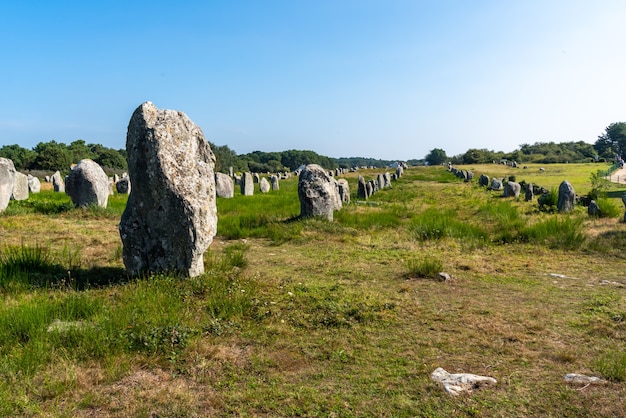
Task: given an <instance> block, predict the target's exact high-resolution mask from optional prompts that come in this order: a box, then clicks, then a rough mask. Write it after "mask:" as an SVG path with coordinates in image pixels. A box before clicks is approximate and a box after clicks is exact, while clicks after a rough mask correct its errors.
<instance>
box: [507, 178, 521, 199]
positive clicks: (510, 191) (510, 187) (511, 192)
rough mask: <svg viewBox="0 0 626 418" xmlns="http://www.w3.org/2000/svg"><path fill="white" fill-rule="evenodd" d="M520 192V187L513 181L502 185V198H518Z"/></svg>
mask: <svg viewBox="0 0 626 418" xmlns="http://www.w3.org/2000/svg"><path fill="white" fill-rule="evenodd" d="M521 191H522V186H521V185H520V184H519V183H516V182H514V181H509V182H507V183H506V184H505V185H504V197H518V196H519V194H520V192H521Z"/></svg>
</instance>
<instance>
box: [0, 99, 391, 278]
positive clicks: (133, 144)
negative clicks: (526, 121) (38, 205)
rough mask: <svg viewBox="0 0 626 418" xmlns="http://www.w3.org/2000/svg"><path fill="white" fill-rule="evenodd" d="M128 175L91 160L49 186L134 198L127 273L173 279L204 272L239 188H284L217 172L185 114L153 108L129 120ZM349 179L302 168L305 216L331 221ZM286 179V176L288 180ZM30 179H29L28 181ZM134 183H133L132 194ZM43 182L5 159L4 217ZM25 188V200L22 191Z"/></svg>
mask: <svg viewBox="0 0 626 418" xmlns="http://www.w3.org/2000/svg"><path fill="white" fill-rule="evenodd" d="M126 151H127V154H128V171H129V173H128V175H127V176H122V178H118V177H117V176H116V177H115V178H114V179H109V177H108V176H107V175H106V173H105V172H104V170H103V169H102V168H101V167H100V166H99V165H98V164H97V163H96V162H94V161H92V160H90V159H85V160H81V161H80V162H79V163H78V164H76V165H75V166H73V167H72V169H71V170H70V172H69V174H68V176H67V177H66V178H65V179H63V178H62V177H61V174H60V173H59V172H58V171H57V172H56V173H54V175H52V176H51V177H50V178H49V179H47V180H49V181H51V182H52V184H53V187H54V190H55V191H57V192H65V193H67V194H68V195H69V196H70V197H71V198H72V201H73V203H74V204H75V205H76V206H77V207H85V206H90V205H98V206H101V207H106V206H107V201H108V196H109V195H110V194H112V187H113V185H115V187H116V188H117V190H118V192H119V193H129V198H128V202H127V205H126V208H125V210H124V212H123V214H122V217H121V220H120V224H119V232H120V237H121V240H122V244H123V251H122V258H123V262H124V265H125V267H126V270H127V272H128V274H130V275H133V276H136V275H141V274H145V273H161V272H174V273H177V274H180V275H183V276H190V277H193V276H197V275H199V274H202V273H203V272H204V262H203V254H204V252H205V251H206V250H207V249H208V247H209V245H210V244H211V242H212V241H213V237H214V236H215V234H216V232H217V208H216V201H215V200H216V197H225V198H230V197H233V195H234V185H235V184H238V185H239V186H240V188H241V194H242V195H246V196H247V195H252V194H253V191H254V186H253V184H254V183H255V182H256V183H259V188H260V191H261V192H262V193H267V192H269V190H270V189H271V190H278V189H279V178H281V176H279V175H272V176H270V178H269V180H268V179H267V178H259V177H258V174H252V173H244V174H242V175H241V176H238V175H235V174H234V173H232V170H231V173H230V175H227V174H223V173H215V172H214V167H215V155H214V154H213V152H212V150H211V148H210V146H209V143H208V141H206V140H205V138H204V134H203V133H202V130H201V129H200V128H199V127H198V126H197V125H195V124H194V123H193V122H192V121H191V120H190V119H189V117H188V116H187V115H186V114H184V113H183V112H180V111H175V110H161V109H158V108H157V107H156V106H154V104H152V103H151V102H145V103H143V104H141V105H140V106H139V107H138V108H137V109H136V110H135V111H134V112H133V114H132V116H131V119H130V122H129V124H128V132H127V137H126ZM343 173H344V172H343V171H341V170H339V169H338V170H336V171H335V172H327V171H325V170H324V169H323V168H322V167H320V166H319V165H316V164H310V165H307V166H304V167H302V168H301V169H299V170H298V171H297V172H296V174H297V175H298V178H299V181H298V197H299V200H300V217H321V218H325V219H328V220H331V221H332V220H333V212H334V211H335V210H339V209H341V207H342V205H343V204H345V203H349V202H350V188H349V186H348V182H347V180H345V179H335V178H334V177H335V175H336V176H339V175H340V174H343ZM402 173H403V166H402V165H400V166H398V168H397V170H396V173H394V174H393V175H390V174H389V173H385V174H379V175H378V177H377V179H376V180H370V181H368V182H366V181H365V179H364V178H363V177H362V176H359V179H358V194H357V196H358V198H363V199H367V198H369V197H370V196H372V194H374V193H375V192H376V191H377V190H380V189H383V188H386V187H391V180H395V179H397V178H398V177H400V176H401V175H402ZM282 176H285V177H286V176H288V173H285V174H284V175H282ZM24 179H25V180H24ZM130 179H132V181H133V184H132V193H130V191H131V185H130ZM39 186H40V185H39V180H38V179H37V178H36V177H32V176H25V175H23V174H21V173H19V172H17V171H16V170H15V167H14V165H13V162H12V161H11V160H9V159H5V158H0V212H2V211H3V210H5V209H6V207H7V206H8V202H9V200H10V199H16V200H18V199H27V198H28V191H29V190H30V191H31V192H34V193H36V192H38V191H39ZM24 188H26V192H25V194H24V193H23V192H22V189H24Z"/></svg>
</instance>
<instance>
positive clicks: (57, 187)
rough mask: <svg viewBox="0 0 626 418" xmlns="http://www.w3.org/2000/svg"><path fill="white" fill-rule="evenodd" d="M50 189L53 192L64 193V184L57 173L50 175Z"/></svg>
mask: <svg viewBox="0 0 626 418" xmlns="http://www.w3.org/2000/svg"><path fill="white" fill-rule="evenodd" d="M52 187H53V188H54V191H55V192H59V193H65V182H64V181H63V178H62V177H61V173H59V172H58V171H57V172H55V173H54V174H53V175H52Z"/></svg>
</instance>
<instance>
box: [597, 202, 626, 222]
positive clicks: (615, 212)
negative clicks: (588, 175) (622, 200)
mask: <svg viewBox="0 0 626 418" xmlns="http://www.w3.org/2000/svg"><path fill="white" fill-rule="evenodd" d="M596 203H597V204H598V207H599V208H600V217H601V218H617V217H619V216H621V214H622V210H621V208H620V206H618V205H617V204H616V203H615V201H613V200H611V199H608V198H606V197H601V198H599V199H598V200H596Z"/></svg>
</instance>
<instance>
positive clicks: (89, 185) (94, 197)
mask: <svg viewBox="0 0 626 418" xmlns="http://www.w3.org/2000/svg"><path fill="white" fill-rule="evenodd" d="M65 190H66V192H67V194H68V195H69V196H70V197H71V198H72V202H74V205H76V206H77V207H87V206H91V205H97V206H100V207H103V208H106V207H107V202H108V199H109V190H110V186H109V177H108V176H107V175H106V173H105V172H104V170H103V169H102V167H100V165H99V164H98V163H96V162H95V161H93V160H90V159H88V158H87V159H84V160H80V161H79V163H78V164H76V166H75V167H74V168H72V169H71V170H70V174H69V175H68V176H67V183H66V187H65Z"/></svg>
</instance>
